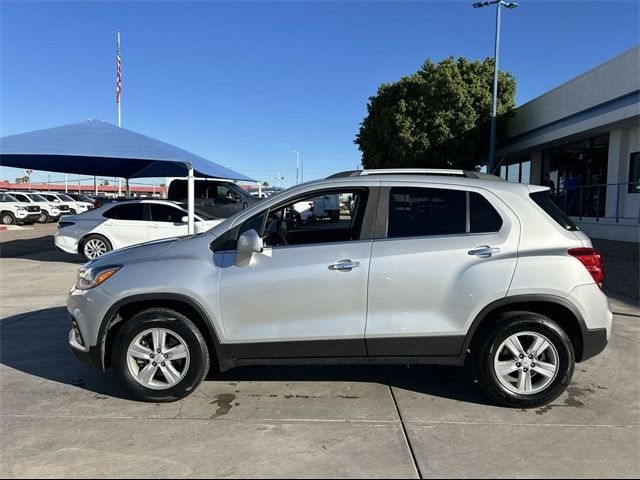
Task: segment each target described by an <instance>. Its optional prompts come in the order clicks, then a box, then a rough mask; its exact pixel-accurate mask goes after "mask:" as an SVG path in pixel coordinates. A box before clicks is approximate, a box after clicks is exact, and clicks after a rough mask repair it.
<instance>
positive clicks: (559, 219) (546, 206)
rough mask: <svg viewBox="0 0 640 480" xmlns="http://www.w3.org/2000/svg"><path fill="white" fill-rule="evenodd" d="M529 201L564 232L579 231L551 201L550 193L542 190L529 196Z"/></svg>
mask: <svg viewBox="0 0 640 480" xmlns="http://www.w3.org/2000/svg"><path fill="white" fill-rule="evenodd" d="M529 196H530V197H531V199H532V200H533V201H534V202H535V203H536V205H538V206H539V207H540V208H541V209H542V210H544V211H545V213H546V214H547V215H549V216H550V217H551V218H553V220H554V221H555V222H556V223H557V224H558V225H560V226H561V227H562V228H564V229H565V230H569V231H572V232H575V231H577V230H579V228H578V227H577V226H576V224H575V223H573V222H572V221H571V219H570V218H569V217H568V216H567V214H566V213H564V212H563V211H562V210H561V209H560V207H558V205H556V204H555V203H554V202H553V200H551V191H550V190H543V191H541V192H535V193H531V194H529Z"/></svg>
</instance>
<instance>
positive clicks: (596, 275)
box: [568, 248, 604, 287]
mask: <svg viewBox="0 0 640 480" xmlns="http://www.w3.org/2000/svg"><path fill="white" fill-rule="evenodd" d="M568 253H569V255H571V256H572V257H575V258H577V259H578V260H580V261H581V262H582V264H583V265H584V266H585V268H586V269H587V271H588V272H589V273H590V274H591V276H592V277H593V280H594V281H595V282H596V283H597V284H598V285H600V286H601V287H602V283H603V282H604V267H603V266H602V258H601V257H600V253H598V251H597V250H594V249H593V248H570V249H569V250H568Z"/></svg>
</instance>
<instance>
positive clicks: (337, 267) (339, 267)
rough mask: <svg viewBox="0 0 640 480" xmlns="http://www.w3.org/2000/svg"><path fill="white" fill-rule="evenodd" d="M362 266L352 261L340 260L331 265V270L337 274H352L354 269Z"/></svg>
mask: <svg viewBox="0 0 640 480" xmlns="http://www.w3.org/2000/svg"><path fill="white" fill-rule="evenodd" d="M359 266H360V262H352V261H351V260H340V261H339V262H336V263H334V264H332V265H329V270H334V271H337V272H350V271H351V270H353V269H354V268H357V267H359Z"/></svg>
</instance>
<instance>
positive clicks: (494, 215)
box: [469, 192, 502, 233]
mask: <svg viewBox="0 0 640 480" xmlns="http://www.w3.org/2000/svg"><path fill="white" fill-rule="evenodd" d="M500 227H502V217H501V216H500V214H499V213H498V212H496V209H495V208H493V206H492V205H491V204H490V203H489V200H487V199H486V198H484V197H483V196H482V195H480V194H479V193H476V192H469V233H491V232H497V231H498V230H500Z"/></svg>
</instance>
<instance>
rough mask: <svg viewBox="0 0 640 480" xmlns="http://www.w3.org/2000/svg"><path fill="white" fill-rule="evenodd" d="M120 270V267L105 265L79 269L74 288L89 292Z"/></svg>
mask: <svg viewBox="0 0 640 480" xmlns="http://www.w3.org/2000/svg"><path fill="white" fill-rule="evenodd" d="M121 268H122V265H106V266H104V267H92V268H85V267H83V268H81V269H80V271H79V272H78V280H77V281H76V288H77V289H78V290H89V289H90V288H94V287H97V286H98V285H100V284H101V283H104V282H105V281H106V280H107V279H108V278H109V277H111V276H112V275H113V274H114V273H116V272H117V271H118V270H120V269H121Z"/></svg>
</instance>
